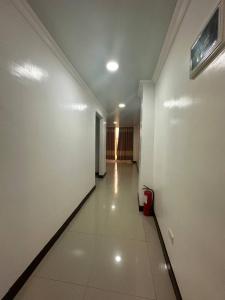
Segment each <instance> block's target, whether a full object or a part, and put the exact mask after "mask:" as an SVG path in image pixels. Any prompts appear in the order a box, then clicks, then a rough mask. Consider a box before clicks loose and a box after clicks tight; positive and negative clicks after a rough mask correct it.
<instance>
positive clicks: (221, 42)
mask: <svg viewBox="0 0 225 300" xmlns="http://www.w3.org/2000/svg"><path fill="white" fill-rule="evenodd" d="M224 10H225V5H224V0H222V1H220V2H219V4H218V5H217V7H216V9H215V10H214V12H213V14H212V15H211V17H210V19H209V21H208V22H207V24H206V25H205V27H204V29H203V30H202V31H201V33H200V34H199V36H198V37H197V39H196V40H195V42H194V44H193V45H192V47H191V64H190V78H191V79H194V78H195V77H196V76H197V75H198V74H199V73H200V72H201V71H202V70H203V69H204V68H205V67H206V66H207V65H208V64H209V63H210V62H211V61H212V59H213V58H215V56H216V55H218V53H219V52H220V51H221V50H222V49H223V48H224V46H225V11H224Z"/></svg>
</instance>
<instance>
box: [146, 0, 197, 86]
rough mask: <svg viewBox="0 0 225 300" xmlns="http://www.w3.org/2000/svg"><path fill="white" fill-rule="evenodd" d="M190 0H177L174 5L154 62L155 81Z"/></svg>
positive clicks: (153, 78)
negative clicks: (155, 62) (161, 44)
mask: <svg viewBox="0 0 225 300" xmlns="http://www.w3.org/2000/svg"><path fill="white" fill-rule="evenodd" d="M190 2H191V0H177V4H176V6H175V10H174V13H173V15H172V18H171V21H170V25H169V28H168V31H167V34H166V38H165V40H164V43H163V46H162V49H161V51H160V55H159V59H158V62H157V64H156V68H155V71H154V73H153V77H152V80H153V81H154V82H156V81H157V80H158V79H159V76H160V73H161V71H162V69H163V67H164V64H165V62H166V60H167V57H168V55H169V52H170V49H171V47H172V45H173V43H174V40H175V38H176V35H177V33H178V30H179V28H180V25H181V23H182V21H183V19H184V16H185V14H186V11H187V9H188V7H189V4H190Z"/></svg>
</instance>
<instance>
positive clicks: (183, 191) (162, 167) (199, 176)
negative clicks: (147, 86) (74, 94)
mask: <svg viewBox="0 0 225 300" xmlns="http://www.w3.org/2000/svg"><path fill="white" fill-rule="evenodd" d="M216 2H217V1H215V0H193V1H191V4H190V6H189V8H188V11H187V12H186V15H185V18H184V20H183V23H182V25H181V27H180V30H179V32H178V35H177V37H176V40H175V42H174V45H173V47H172V49H171V51H170V54H169V56H168V59H167V62H166V64H165V66H164V69H163V71H162V73H161V76H160V79H159V81H158V82H157V84H156V92H155V93H156V129H155V162H154V169H155V172H154V174H155V176H154V181H155V184H154V187H155V191H156V215H157V218H158V221H159V224H160V228H161V230H162V233H163V237H164V240H165V243H166V246H167V250H168V252H169V256H170V259H171V262H172V265H173V268H174V271H175V274H176V277H177V280H178V283H179V286H180V289H181V293H182V295H183V299H184V300H203V299H204V300H211V299H214V300H224V299H225V250H224V249H225V233H224V229H225V200H224V199H225V196H224V195H225V135H224V128H225V117H224V116H225V87H224V84H225V53H224V54H223V55H222V56H220V57H219V58H217V59H216V60H215V61H214V62H213V63H212V64H211V65H210V66H209V67H208V68H207V69H206V70H205V71H204V72H202V73H201V74H200V75H199V76H198V77H197V78H196V79H195V80H190V79H189V59H190V47H191V45H192V44H193V42H194V40H195V38H196V36H197V35H198V34H199V32H200V31H201V29H202V26H204V24H205V22H206V21H207V19H208V17H209V16H210V15H211V13H212V12H213V9H214V7H215V5H216ZM168 228H171V230H172V231H173V233H174V237H175V239H174V244H173V245H172V243H171V242H170V239H169V236H168V232H167V230H168Z"/></svg>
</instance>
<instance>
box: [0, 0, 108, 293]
mask: <svg viewBox="0 0 225 300" xmlns="http://www.w3.org/2000/svg"><path fill="white" fill-rule="evenodd" d="M13 3H17V4H18V5H16V6H14V4H13ZM19 3H20V1H10V0H1V1H0V144H1V146H0V183H1V188H0V266H1V267H0V298H1V297H2V296H3V295H4V294H5V293H6V292H7V290H8V288H9V287H10V286H11V285H12V284H13V283H14V281H15V280H16V279H17V278H18V276H19V275H20V274H21V272H23V271H24V270H25V268H26V267H27V266H28V265H29V263H30V262H31V261H32V260H33V258H34V257H35V256H36V255H37V254H38V253H39V251H40V250H41V249H42V248H43V246H44V245H45V244H46V242H47V241H49V239H50V238H51V237H52V236H53V235H54V233H55V232H56V231H57V230H58V229H59V227H60V226H61V225H62V224H63V223H64V221H65V220H66V219H67V218H68V216H69V215H70V214H71V213H72V211H73V210H74V209H75V208H76V207H77V206H78V204H79V203H80V202H81V200H82V199H83V198H84V197H85V195H86V194H87V193H88V192H89V191H90V189H91V188H92V187H93V186H94V185H95V114H96V111H98V113H99V114H100V115H102V116H103V117H105V116H104V112H103V110H102V108H101V107H100V106H99V105H98V104H97V102H96V101H95V99H94V97H93V96H92V95H91V93H90V91H89V90H88V88H87V87H85V84H84V83H82V80H81V79H79V78H78V77H77V78H78V79H77V80H76V79H75V77H74V76H72V72H71V70H69V68H68V69H67V68H66V67H65V66H64V64H63V60H62V59H60V57H62V56H61V55H59V54H58V50H57V49H56V48H55V46H54V45H53V47H52V41H50V42H49V37H46V36H45V33H44V34H40V33H41V32H42V33H43V32H44V29H43V28H41V25H40V24H37V22H36V21H37V20H36V21H34V20H33V19H32V16H30V15H29V12H27V11H26V10H25V11H24V15H23V14H22V13H21V12H19V10H18V7H20V5H19ZM20 8H22V6H21V7H20ZM21 11H22V10H21ZM33 26H34V27H33ZM34 28H35V29H34ZM39 29H40V30H39ZM55 50H56V51H55ZM68 66H69V65H68ZM102 122H103V119H102ZM101 132H102V135H104V134H105V129H104V126H103V125H102V130H101ZM101 140H102V145H103V147H105V146H104V145H105V137H103V136H102V137H101ZM102 151H103V154H102V155H104V151H105V150H104V149H102ZM101 168H102V170H103V171H104V168H105V155H104V156H103V157H102V161H101Z"/></svg>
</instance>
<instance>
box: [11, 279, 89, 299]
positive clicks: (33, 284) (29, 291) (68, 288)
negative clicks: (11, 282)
mask: <svg viewBox="0 0 225 300" xmlns="http://www.w3.org/2000/svg"><path fill="white" fill-rule="evenodd" d="M84 292H85V288H84V287H81V286H78V285H74V284H68V283H63V282H59V281H52V280H48V279H42V278H35V277H33V278H32V279H31V280H30V281H28V282H27V284H26V285H25V286H24V288H23V289H22V290H21V291H20V293H19V294H18V295H17V296H16V298H15V300H62V299H65V300H75V299H76V300H82V299H83V297H84Z"/></svg>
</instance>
